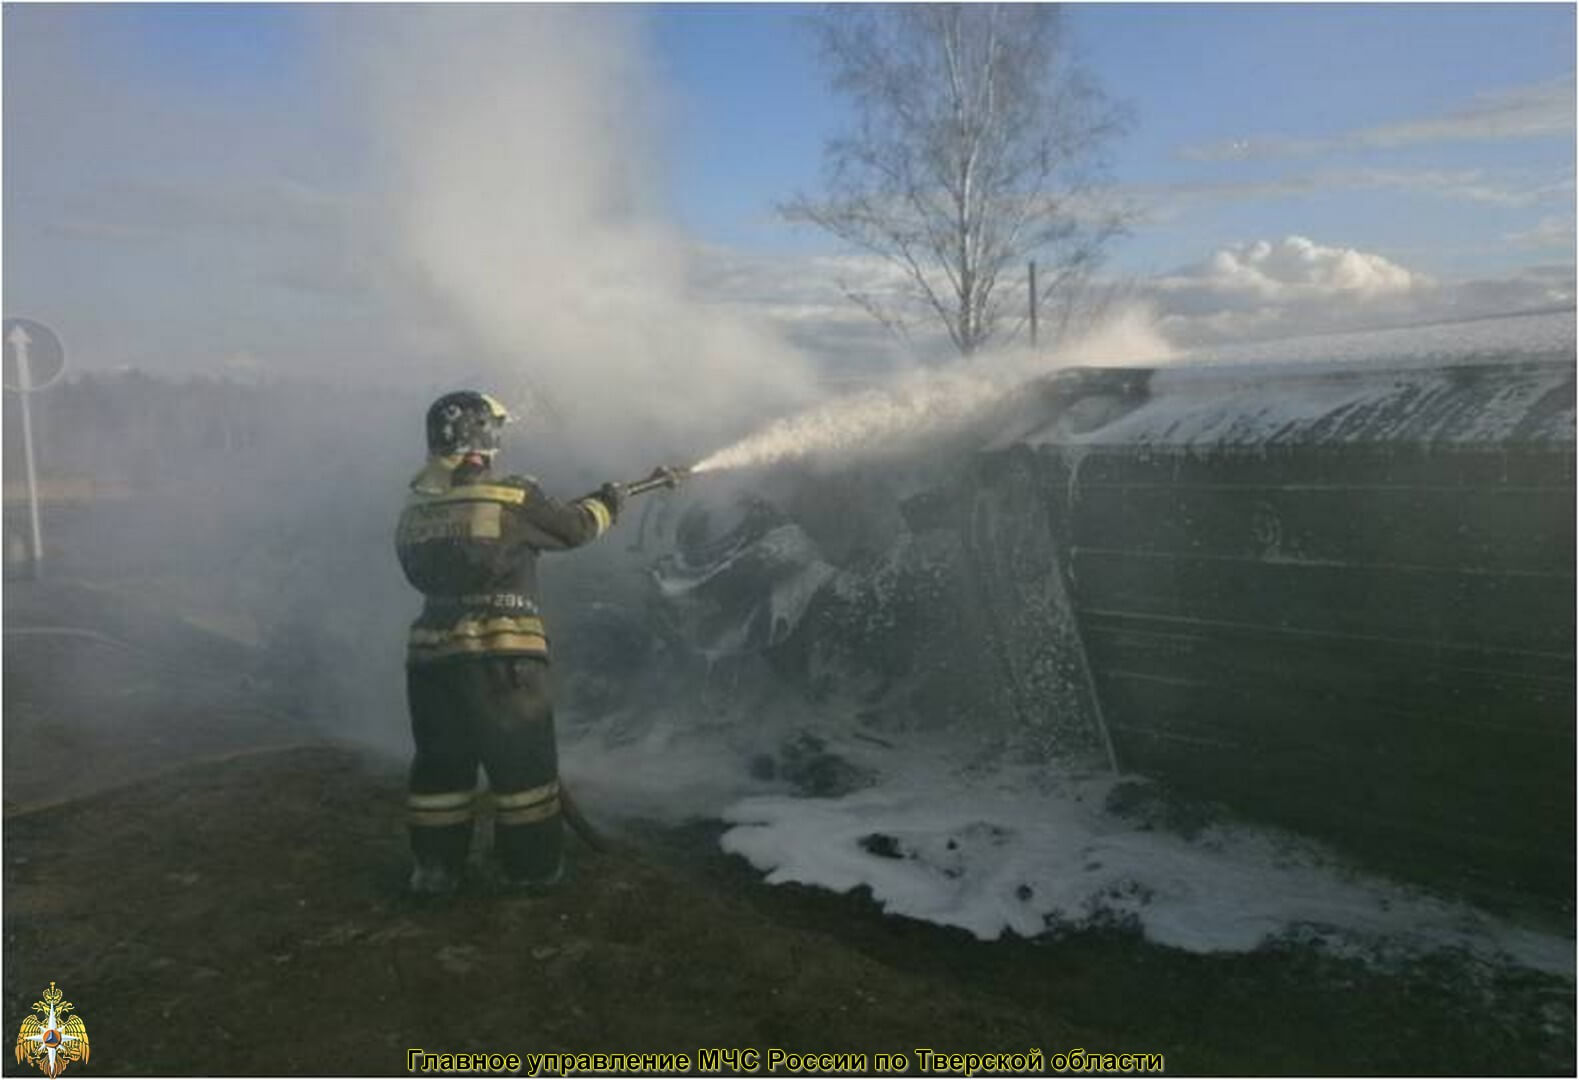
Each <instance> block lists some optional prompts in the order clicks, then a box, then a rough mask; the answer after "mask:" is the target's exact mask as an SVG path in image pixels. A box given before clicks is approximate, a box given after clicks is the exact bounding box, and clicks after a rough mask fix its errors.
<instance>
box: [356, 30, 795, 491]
mask: <svg viewBox="0 0 1579 1080" xmlns="http://www.w3.org/2000/svg"><path fill="white" fill-rule="evenodd" d="M342 18H344V21H343V22H340V23H339V26H340V27H341V29H342V30H347V31H349V33H350V35H351V37H352V39H353V41H354V43H355V47H354V49H353V55H355V56H356V58H357V63H358V74H359V77H360V79H361V80H362V85H363V86H364V87H365V89H366V94H365V97H364V98H363V101H364V103H365V106H366V107H367V109H368V110H369V116H370V119H371V122H372V124H373V127H374V130H375V132H376V135H377V139H378V146H379V156H380V160H381V161H382V163H383V164H384V166H386V167H387V168H388V170H389V187H390V190H389V201H390V207H391V214H392V222H391V224H392V227H393V229H394V230H395V232H396V235H397V237H398V242H397V245H396V251H397V253H398V256H399V257H400V258H401V259H402V260H404V262H405V263H406V264H407V267H408V269H409V270H411V271H413V272H415V273H416V274H418V275H419V276H420V277H421V279H422V280H423V282H424V283H425V285H426V286H427V287H428V288H429V289H430V290H431V292H432V294H433V295H434V296H435V297H436V298H437V299H438V300H439V301H440V303H441V305H442V307H443V309H444V310H445V313H446V315H447V316H449V318H450V320H451V325H452V326H453V327H454V332H455V338H456V350H455V351H456V357H455V360H454V362H453V367H451V368H449V371H453V373H454V375H455V377H459V376H461V375H469V374H470V373H471V372H473V371H475V370H478V369H479V368H480V369H482V370H485V371H487V372H488V373H489V375H490V376H491V377H492V378H494V379H497V380H498V389H499V391H500V392H501V393H502V395H503V396H505V397H506V398H507V399H509V400H511V401H513V402H514V403H516V404H517V405H525V406H527V411H528V412H529V413H532V414H533V415H534V416H535V418H536V419H537V420H538V421H539V422H542V423H547V424H549V425H551V426H553V427H555V428H556V429H557V430H558V432H559V433H560V434H563V435H566V436H568V437H569V438H570V440H571V445H572V446H574V448H575V450H576V451H577V452H578V453H580V454H589V455H591V456H592V457H594V458H595V459H597V460H598V461H599V463H601V464H604V465H605V466H606V467H610V468H612V467H614V466H615V465H616V464H619V465H621V466H622V467H624V468H626V469H629V468H631V467H632V465H631V460H630V457H629V455H631V454H637V455H640V454H642V453H647V454H649V455H651V454H658V455H660V456H665V455H668V456H672V455H674V454H681V455H684V454H695V453H697V452H700V451H701V450H704V449H706V448H707V446H708V443H709V442H710V441H713V440H716V439H718V438H721V437H722V433H724V432H727V431H737V430H739V428H740V426H741V423H742V417H751V418H758V419H759V418H761V417H763V416H767V415H772V414H773V413H775V412H777V411H780V410H782V409H784V408H786V407H788V406H791V405H794V404H799V403H804V402H805V401H806V400H808V398H809V396H810V395H811V393H812V390H813V382H812V371H811V368H810V365H809V364H808V362H807V361H806V360H805V359H804V358H803V357H802V356H801V355H800V354H798V353H797V352H796V351H794V350H793V349H791V348H790V347H788V346H787V345H785V344H784V343H783V342H782V341H780V340H778V339H777V338H775V337H774V336H773V335H772V334H770V333H769V332H767V331H766V330H764V329H761V328H759V327H758V326H757V325H755V324H753V323H751V322H749V321H748V320H747V319H746V318H744V317H742V316H740V315H737V314H733V313H729V312H726V311H724V310H722V309H720V308H717V307H709V306H707V305H706V304H705V303H703V302H702V301H701V300H700V299H698V298H697V297H696V296H695V295H694V294H693V293H692V291H691V289H690V274H691V262H690V260H691V256H690V249H689V246H688V244H687V241H686V239H685V238H684V237H683V236H682V235H681V234H680V233H679V232H677V231H676V230H675V229H673V228H671V227H670V226H668V225H667V224H665V223H664V222H663V220H662V218H661V211H660V207H661V202H662V200H661V198H660V196H661V191H662V187H663V182H664V180H663V169H662V154H661V145H660V141H661V140H660V137H659V136H658V135H656V134H655V133H656V132H660V131H661V128H662V119H663V118H662V115H661V110H660V109H659V108H657V107H655V105H654V102H660V101H661V100H662V96H661V93H660V92H659V91H658V88H657V86H656V83H655V81H654V80H653V78H652V76H651V74H650V73H649V72H648V71H647V70H646V68H645V65H644V61H643V55H642V49H641V41H640V37H639V34H638V29H639V28H638V27H637V26H636V25H635V24H634V23H633V21H632V19H631V17H630V16H629V15H628V14H624V13H620V12H617V11H610V10H607V9H589V8H575V9H566V8H561V7H539V6H533V7H527V8H515V7H499V6H487V7H476V8H474V7H462V6H456V7H449V6H445V7H442V8H437V9H430V8H411V7H403V8H399V9H394V10H388V11H387V12H385V11H381V12H379V14H378V15H377V16H371V17H370V13H365V11H364V10H363V9H358V10H357V11H356V12H355V17H354V18H345V17H342ZM449 371H446V370H435V371H433V372H431V373H429V374H430V375H431V377H432V379H433V380H434V381H435V382H436V383H439V382H442V381H443V380H444V379H445V378H446V376H447V375H448V374H449ZM655 460H656V459H655ZM647 463H649V464H650V463H651V462H647Z"/></svg>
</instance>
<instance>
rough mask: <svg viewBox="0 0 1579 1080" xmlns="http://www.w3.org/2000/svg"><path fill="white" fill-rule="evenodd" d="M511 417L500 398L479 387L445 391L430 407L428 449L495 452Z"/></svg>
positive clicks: (475, 452) (442, 451)
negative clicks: (505, 425)
mask: <svg viewBox="0 0 1579 1080" xmlns="http://www.w3.org/2000/svg"><path fill="white" fill-rule="evenodd" d="M510 419H511V416H510V412H509V410H508V409H506V408H505V407H504V406H503V405H501V404H499V401H498V399H497V398H494V397H492V396H490V395H488V394H482V393H478V392H477V391H476V390H457V391H455V392H454V393H453V394H445V395H444V396H443V397H441V398H439V400H437V401H435V402H434V403H433V404H432V405H431V406H429V408H428V453H430V454H489V455H491V454H493V453H494V451H496V450H498V449H499V429H500V428H501V427H503V426H504V424H505V423H506V422H508V421H509V420H510Z"/></svg>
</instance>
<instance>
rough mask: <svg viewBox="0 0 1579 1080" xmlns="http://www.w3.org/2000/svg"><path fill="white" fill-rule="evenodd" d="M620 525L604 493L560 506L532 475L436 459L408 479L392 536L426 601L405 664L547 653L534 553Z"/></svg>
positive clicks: (590, 537) (413, 626)
mask: <svg viewBox="0 0 1579 1080" xmlns="http://www.w3.org/2000/svg"><path fill="white" fill-rule="evenodd" d="M613 522H614V509H613V507H611V506H609V505H608V504H607V503H606V502H605V501H604V499H603V498H602V497H600V496H598V495H595V494H594V495H587V496H584V497H583V498H580V499H576V500H574V501H573V502H569V503H563V502H559V501H557V500H555V499H552V498H550V497H549V496H548V495H546V494H544V493H543V491H542V489H540V488H539V487H538V486H537V483H536V481H534V480H532V479H531V478H530V477H524V476H508V477H504V478H502V479H494V478H492V477H490V476H489V474H488V472H487V469H486V468H485V467H483V468H479V467H476V466H463V465H462V464H461V463H460V460H459V459H458V458H448V457H435V458H433V459H431V460H429V462H428V464H427V466H426V467H425V468H424V469H423V470H422V471H421V472H419V473H418V474H417V475H416V477H415V478H414V479H413V480H412V482H411V494H410V496H409V497H408V498H407V500H406V506H405V509H404V510H403V511H402V512H401V515H400V522H399V524H398V525H397V526H396V529H395V551H396V554H397V555H398V556H399V558H400V565H401V569H403V570H404V571H405V574H406V580H408V581H410V582H411V584H412V585H413V586H415V587H416V588H417V589H418V590H420V591H421V592H422V594H423V598H424V602H423V607H422V613H421V614H420V615H419V616H418V617H417V619H416V621H415V622H413V623H412V624H411V632H410V636H409V637H408V639H407V648H406V662H407V663H408V664H421V663H428V662H432V661H435V660H445V659H449V658H451V657H457V656H547V655H548V638H547V635H546V633H545V631H544V628H543V620H542V617H541V615H540V613H539V611H538V607H537V556H538V553H539V552H542V551H559V550H564V549H566V548H572V547H578V546H580V545H582V544H585V543H588V542H589V541H592V540H595V539H597V538H598V537H599V536H601V535H602V534H603V533H604V532H606V531H608V528H609V526H610V525H612V524H613Z"/></svg>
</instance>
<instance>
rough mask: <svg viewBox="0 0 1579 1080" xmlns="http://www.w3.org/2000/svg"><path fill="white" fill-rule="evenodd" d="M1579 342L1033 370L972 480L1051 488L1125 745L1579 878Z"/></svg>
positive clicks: (1244, 800)
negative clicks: (1345, 358) (1308, 359)
mask: <svg viewBox="0 0 1579 1080" xmlns="http://www.w3.org/2000/svg"><path fill="white" fill-rule="evenodd" d="M1573 360H1574V358H1573V355H1572V353H1571V352H1570V353H1567V354H1555V355H1547V356H1540V357H1530V358H1526V359H1522V360H1520V361H1518V362H1512V363H1510V362H1501V361H1494V360H1485V359H1481V360H1476V359H1466V360H1461V361H1457V362H1454V363H1451V364H1445V365H1444V364H1423V365H1422V364H1413V365H1405V366H1388V367H1377V366H1375V365H1373V364H1366V365H1310V366H1305V367H1301V368H1281V369H1271V370H1269V369H1259V370H1257V369H1246V368H1242V367H1232V366H1230V367H1221V368H1212V367H1203V368H1191V369H1184V368H1180V369H1164V370H1160V371H1118V370H1114V371H1081V372H1067V373H1065V374H1064V375H1062V376H1060V377H1057V378H1054V379H1051V380H1049V381H1048V382H1047V383H1046V384H1044V386H1043V387H1042V388H1041V392H1042V395H1043V400H1044V403H1045V410H1044V411H1045V417H1044V420H1043V421H1042V422H1040V423H1033V424H1032V425H1030V426H1028V427H1026V428H1024V429H1022V430H1020V431H1017V432H1015V433H1014V434H1013V436H1012V437H1010V438H1008V439H1006V440H1003V442H1002V443H1001V444H1000V445H999V446H998V447H996V448H994V449H993V450H991V451H990V452H988V453H987V454H985V455H984V456H983V459H982V460H981V462H980V475H981V477H982V481H983V484H982V486H983V495H982V499H983V500H984V501H987V502H990V503H994V504H996V505H1000V506H1001V505H1002V504H1003V503H1005V502H1019V501H1021V500H1022V499H1026V498H1031V497H1034V498H1035V500H1036V502H1037V504H1038V506H1039V507H1040V508H1041V509H1042V510H1044V511H1045V521H1043V522H1037V523H1036V526H1035V527H1036V528H1038V529H1040V528H1044V527H1045V529H1046V533H1045V538H1046V543H1047V544H1048V545H1049V546H1050V548H1051V550H1052V551H1053V552H1054V553H1055V557H1054V558H1053V559H1051V560H1050V561H1049V565H1048V567H1047V569H1048V571H1049V572H1052V573H1056V574H1057V575H1058V576H1059V577H1060V579H1061V585H1062V588H1063V590H1064V591H1065V593H1066V595H1067V597H1068V599H1069V604H1070V609H1069V613H1070V615H1071V616H1072V618H1073V622H1074V625H1075V626H1076V627H1077V630H1078V634H1079V638H1080V642H1081V646H1082V650H1083V655H1084V659H1085V663H1086V667H1087V670H1088V671H1089V676H1090V695H1091V700H1090V706H1091V709H1092V710H1093V712H1094V714H1095V721H1096V723H1097V724H1098V725H1099V726H1100V727H1101V729H1102V730H1103V732H1104V733H1105V737H1106V738H1107V739H1108V740H1110V742H1111V746H1112V748H1113V752H1114V754H1115V756H1116V758H1117V762H1118V764H1119V766H1120V767H1121V768H1123V769H1125V770H1127V771H1136V772H1140V773H1143V774H1148V775H1152V776H1155V777H1159V778H1162V779H1165V780H1166V781H1167V782H1168V783H1170V784H1171V785H1173V786H1175V787H1177V788H1179V789H1181V790H1184V791H1188V792H1192V793H1195V794H1198V795H1203V796H1207V797H1210V798H1213V799H1216V800H1220V801H1222V802H1224V803H1226V804H1228V805H1230V806H1233V807H1236V808H1239V809H1241V810H1243V811H1244V812H1246V813H1248V814H1251V815H1254V816H1257V817H1260V818H1264V819H1268V820H1272V821H1275V822H1278V823H1281V824H1285V825H1289V826H1292V827H1295V828H1299V829H1302V830H1305V831H1308V832H1311V833H1313V834H1317V835H1321V836H1324V837H1328V838H1330V839H1332V840H1335V841H1338V842H1340V843H1342V844H1343V845H1345V846H1347V847H1349V848H1350V849H1351V850H1354V851H1356V852H1358V853H1361V854H1364V855H1366V856H1369V857H1371V858H1372V859H1373V860H1375V861H1378V862H1380V863H1382V864H1383V865H1388V866H1391V867H1393V868H1395V869H1397V870H1399V871H1402V872H1405V873H1409V874H1411V875H1420V876H1425V877H1427V878H1429V879H1431V880H1436V881H1446V882H1450V883H1453V884H1458V885H1462V886H1464V887H1465V888H1468V889H1470V890H1472V891H1475V892H1478V893H1482V894H1496V893H1503V892H1505V893H1508V894H1530V893H1535V894H1542V895H1546V896H1549V897H1551V898H1554V899H1559V900H1561V899H1567V900H1569V901H1571V899H1572V897H1573V895H1574V839H1575V838H1574V811H1575V804H1574V784H1575V777H1574V747H1575V744H1574V709H1575V700H1574V672H1575V652H1574V619H1575V611H1574V557H1575V552H1574V492H1575V487H1574V391H1575V386H1574V362H1573ZM1010 493H1012V494H1010ZM1003 592H1004V594H1005V595H1015V593H1016V590H1012V589H1005V590H1003Z"/></svg>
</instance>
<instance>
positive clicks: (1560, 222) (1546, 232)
mask: <svg viewBox="0 0 1579 1080" xmlns="http://www.w3.org/2000/svg"><path fill="white" fill-rule="evenodd" d="M1504 239H1506V240H1507V241H1508V243H1510V244H1512V245H1513V246H1514V247H1519V248H1531V249H1537V250H1538V249H1543V248H1563V249H1565V250H1567V251H1570V252H1572V251H1573V250H1574V218H1573V215H1572V214H1570V215H1568V216H1567V217H1560V216H1554V217H1543V218H1541V220H1540V221H1538V222H1536V223H1535V224H1534V225H1533V226H1531V227H1530V228H1528V229H1524V230H1521V231H1519V232H1512V233H1508V234H1507V236H1506V237H1504Z"/></svg>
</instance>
